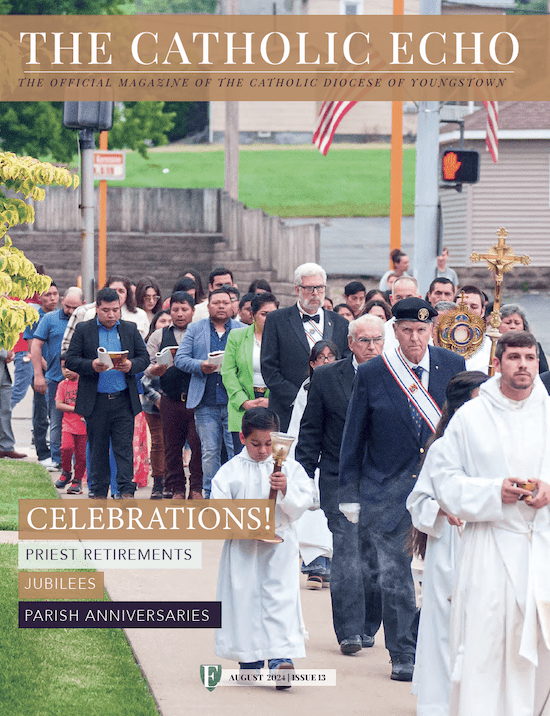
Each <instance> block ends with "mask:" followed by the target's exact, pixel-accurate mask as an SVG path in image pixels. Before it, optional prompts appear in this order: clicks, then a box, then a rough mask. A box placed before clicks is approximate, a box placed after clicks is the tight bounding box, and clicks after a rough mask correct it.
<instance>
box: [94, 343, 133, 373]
mask: <svg viewBox="0 0 550 716" xmlns="http://www.w3.org/2000/svg"><path fill="white" fill-rule="evenodd" d="M97 358H98V360H99V362H100V363H104V364H105V365H106V366H108V367H109V368H119V367H120V366H121V365H123V364H124V363H126V361H127V359H128V351H108V350H107V349H106V348H101V347H99V348H98V349H97Z"/></svg>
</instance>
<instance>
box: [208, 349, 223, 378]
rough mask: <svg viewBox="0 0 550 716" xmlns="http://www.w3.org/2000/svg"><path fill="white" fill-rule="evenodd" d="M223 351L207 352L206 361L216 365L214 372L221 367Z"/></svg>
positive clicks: (218, 370)
mask: <svg viewBox="0 0 550 716" xmlns="http://www.w3.org/2000/svg"><path fill="white" fill-rule="evenodd" d="M223 354H224V351H212V353H209V354H208V362H209V363H210V364H211V365H215V366H216V372H217V373H219V372H220V370H221V367H222V361H223Z"/></svg>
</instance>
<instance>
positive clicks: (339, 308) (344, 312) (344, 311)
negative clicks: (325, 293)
mask: <svg viewBox="0 0 550 716" xmlns="http://www.w3.org/2000/svg"><path fill="white" fill-rule="evenodd" d="M334 312H335V313H339V314H340V315H341V316H344V318H345V319H346V321H349V322H350V323H351V321H353V320H354V318H355V316H354V315H353V313H352V312H351V309H350V307H349V306H348V305H347V303H339V304H337V305H336V306H334Z"/></svg>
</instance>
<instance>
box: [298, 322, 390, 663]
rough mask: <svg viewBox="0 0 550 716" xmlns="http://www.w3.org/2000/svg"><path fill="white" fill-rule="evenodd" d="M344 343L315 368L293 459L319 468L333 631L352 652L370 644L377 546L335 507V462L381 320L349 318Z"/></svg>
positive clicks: (377, 616) (380, 338) (378, 340)
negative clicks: (344, 349) (329, 545)
mask: <svg viewBox="0 0 550 716" xmlns="http://www.w3.org/2000/svg"><path fill="white" fill-rule="evenodd" d="M348 345H349V348H350V350H351V355H350V356H348V357H347V358H346V359H345V360H341V361H337V362H336V363H330V364H329V365H326V366H321V367H320V368H317V369H316V370H315V371H313V375H312V379H311V384H310V387H309V392H308V399H307V405H306V409H305V411H304V415H303V418H302V423H301V425H300V436H299V438H298V445H297V446H296V460H298V462H300V463H301V464H302V465H303V467H304V469H305V470H306V472H307V473H308V475H309V476H310V477H311V478H313V476H314V474H315V470H316V469H317V468H320V478H319V490H320V494H321V509H322V510H323V511H324V513H325V515H326V516H327V521H328V526H329V529H330V531H331V532H332V539H333V556H332V567H331V575H330V593H331V598H332V619H333V623H334V631H335V632H336V638H337V639H338V643H339V644H340V650H341V651H342V653H343V654H354V653H356V652H357V651H360V650H361V649H362V648H367V647H371V646H373V645H374V635H375V634H376V632H377V631H378V629H379V628H380V623H381V620H382V603H381V597H380V589H379V587H378V584H377V572H378V569H377V561H376V551H375V550H374V547H373V545H372V544H371V542H370V540H369V539H368V535H366V534H365V535H364V537H365V539H362V541H361V543H360V542H359V530H358V526H357V525H356V524H352V523H351V522H348V520H347V519H346V518H345V517H344V515H343V514H342V513H341V512H340V510H339V509H338V463H339V458H340V444H341V442H342V433H343V431H344V424H345V421H346V413H347V409H348V402H349V399H350V396H351V391H352V387H353V381H354V379H355V372H356V370H357V367H358V366H359V365H360V364H361V363H366V362H367V361H369V360H371V359H372V358H374V357H376V356H378V355H380V353H381V352H382V348H383V346H384V322H383V321H382V320H381V319H380V318H378V316H373V315H372V314H370V313H369V314H367V315H365V316H361V317H360V318H356V319H355V320H354V321H351V323H350V324H349V329H348ZM363 565H364V566H365V567H364V568H363ZM367 566H368V569H367Z"/></svg>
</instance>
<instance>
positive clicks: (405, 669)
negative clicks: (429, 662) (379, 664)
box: [391, 655, 414, 681]
mask: <svg viewBox="0 0 550 716" xmlns="http://www.w3.org/2000/svg"><path fill="white" fill-rule="evenodd" d="M391 663H392V667H391V678H392V679H393V681H412V678H413V672H414V659H413V657H412V656H405V655H403V656H392V660H391Z"/></svg>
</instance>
